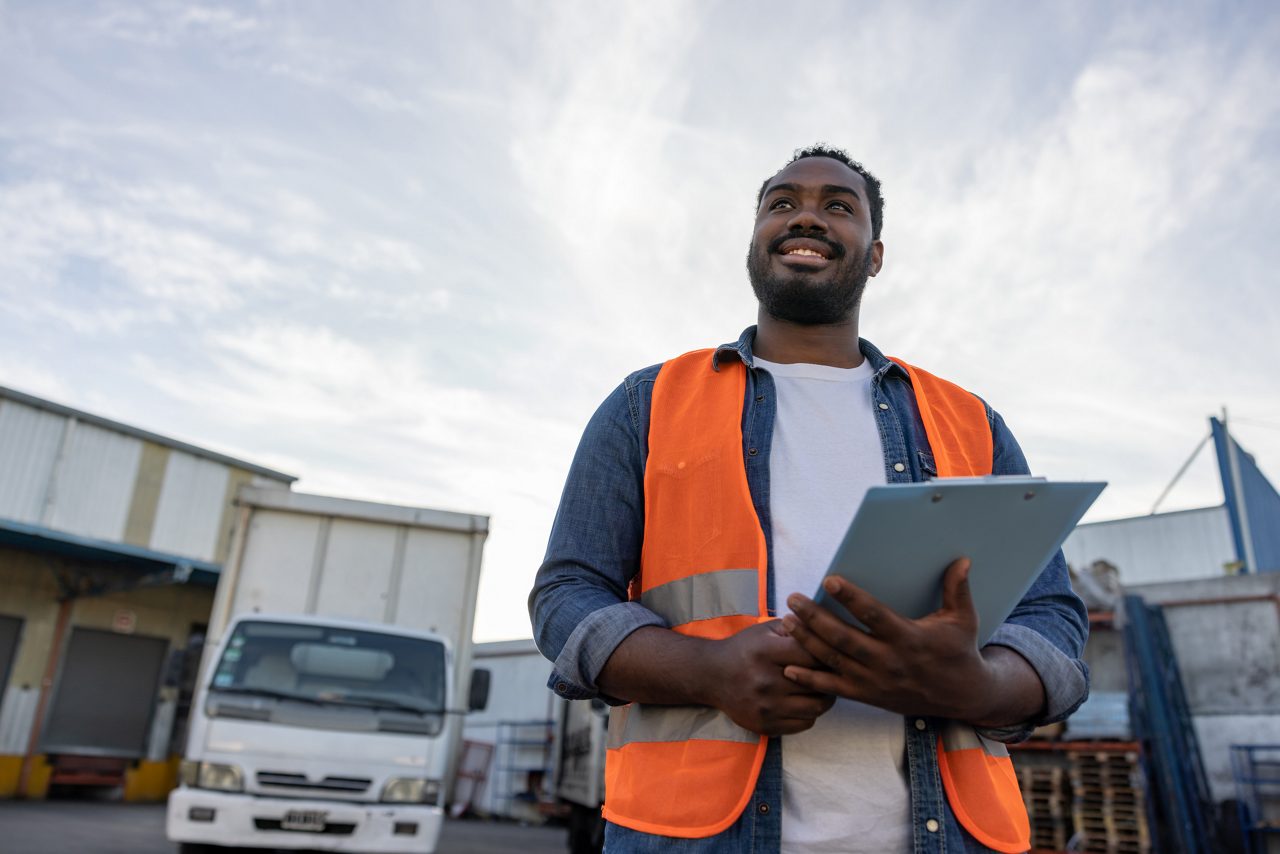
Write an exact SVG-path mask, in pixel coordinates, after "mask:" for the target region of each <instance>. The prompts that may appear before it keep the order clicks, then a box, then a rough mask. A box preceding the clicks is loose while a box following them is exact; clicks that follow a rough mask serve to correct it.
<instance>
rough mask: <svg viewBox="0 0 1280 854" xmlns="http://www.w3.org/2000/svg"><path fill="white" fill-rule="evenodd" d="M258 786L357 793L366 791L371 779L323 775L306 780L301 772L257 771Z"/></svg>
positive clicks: (371, 783) (371, 782)
mask: <svg viewBox="0 0 1280 854" xmlns="http://www.w3.org/2000/svg"><path fill="white" fill-rule="evenodd" d="M258 785H259V786H272V787H276V788H282V789H295V790H299V791H301V790H310V791H313V792H314V791H320V792H343V793H345V794H350V795H358V794H360V793H362V792H365V791H368V789H369V787H370V786H371V785H373V781H372V780H370V779H369V778H368V777H325V778H324V779H323V780H315V781H312V780H308V779H307V778H306V776H305V775H303V774H283V773H278V772H275V771H259V772H258Z"/></svg>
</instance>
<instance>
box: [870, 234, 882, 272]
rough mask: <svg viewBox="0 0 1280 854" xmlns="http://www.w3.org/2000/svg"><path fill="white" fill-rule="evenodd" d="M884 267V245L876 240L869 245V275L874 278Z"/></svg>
mask: <svg viewBox="0 0 1280 854" xmlns="http://www.w3.org/2000/svg"><path fill="white" fill-rule="evenodd" d="M883 266H884V243H883V242H882V241H879V240H876V241H873V242H872V243H871V273H870V275H872V276H874V275H875V274H876V273H879V272H880V268H881V267H883Z"/></svg>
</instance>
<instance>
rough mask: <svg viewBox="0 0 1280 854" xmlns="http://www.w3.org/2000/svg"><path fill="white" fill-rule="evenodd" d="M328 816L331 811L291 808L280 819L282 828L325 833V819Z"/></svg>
mask: <svg viewBox="0 0 1280 854" xmlns="http://www.w3.org/2000/svg"><path fill="white" fill-rule="evenodd" d="M328 817H329V813H327V812H325V811H324V810H289V811H288V812H286V813H285V814H284V818H283V819H282V820H281V821H280V829H281V830H301V831H305V832H307V833H323V832H324V823H325V819H327V818H328Z"/></svg>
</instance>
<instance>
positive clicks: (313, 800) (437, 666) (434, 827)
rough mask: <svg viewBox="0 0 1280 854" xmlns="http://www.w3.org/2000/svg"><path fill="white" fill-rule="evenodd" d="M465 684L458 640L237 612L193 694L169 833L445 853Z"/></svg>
mask: <svg viewBox="0 0 1280 854" xmlns="http://www.w3.org/2000/svg"><path fill="white" fill-rule="evenodd" d="M454 684H455V681H454V678H453V662H452V655H451V650H450V645H449V642H448V641H447V640H446V639H444V638H442V637H439V636H437V635H435V634H432V633H429V632H420V631H411V630H407V629H403V628H398V627H395V626H390V625H385V624H376V623H361V622H354V621H344V620H336V619H330V618H321V617H306V616H299V615H275V616H269V615H262V614H244V615H241V616H239V617H237V618H235V619H234V620H233V621H232V622H231V623H230V625H229V626H228V630H227V631H226V633H225V635H224V637H223V640H222V641H221V642H220V643H219V644H218V646H217V648H216V649H215V650H214V651H213V653H212V655H211V656H210V658H209V659H208V666H207V667H206V668H205V672H204V674H203V676H202V681H201V684H200V686H199V690H198V693H197V695H196V698H195V702H194V703H193V707H192V712H191V715H192V716H191V727H190V732H189V736H188V746H187V752H186V756H185V759H184V761H183V763H182V766H181V772H180V786H179V788H178V789H176V790H175V791H174V792H173V793H172V794H171V795H170V798H169V807H168V814H167V833H168V836H169V838H170V839H171V840H173V841H175V842H178V843H179V848H180V850H181V851H183V852H194V851H200V850H202V849H203V848H204V847H205V846H206V845H208V844H216V845H219V846H229V847H237V846H245V847H268V848H306V849H313V850H314V849H322V850H332V851H352V852H357V851H368V852H388V854H389V852H400V851H404V852H409V851H415V852H422V851H432V850H434V849H435V845H436V840H437V838H438V836H439V832H440V827H441V824H442V822H443V818H444V812H443V804H444V798H445V795H446V792H445V786H446V779H447V774H448V772H449V770H450V769H449V768H448V763H449V759H450V756H449V745H450V744H451V743H452V742H453V741H455V740H456V739H455V738H453V733H454V730H457V729H458V728H459V727H460V725H461V722H460V721H459V720H458V717H459V714H460V713H461V712H464V711H465V709H457V708H451V707H450V705H451V702H454V701H455V700H456V698H452V697H450V696H449V687H450V686H452V685H454ZM479 703H480V705H483V701H482V700H479ZM455 705H456V703H455Z"/></svg>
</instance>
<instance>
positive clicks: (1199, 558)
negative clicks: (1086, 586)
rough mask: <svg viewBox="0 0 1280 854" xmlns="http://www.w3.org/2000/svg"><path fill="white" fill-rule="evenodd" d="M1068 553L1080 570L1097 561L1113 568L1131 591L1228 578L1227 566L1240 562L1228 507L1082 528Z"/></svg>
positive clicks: (1071, 540)
mask: <svg viewBox="0 0 1280 854" xmlns="http://www.w3.org/2000/svg"><path fill="white" fill-rule="evenodd" d="M1062 552H1063V554H1064V555H1065V556H1066V558H1067V563H1069V564H1071V566H1072V567H1075V568H1076V569H1083V568H1084V567H1087V566H1089V565H1090V564H1092V563H1093V562H1094V561H1095V560H1105V561H1107V562H1108V563H1111V564H1113V565H1114V566H1115V567H1116V568H1117V569H1119V570H1120V581H1121V582H1122V583H1123V584H1124V585H1125V586H1126V587H1127V586H1130V585H1133V584H1152V583H1156V582H1160V581H1185V580H1191V579H1200V578H1218V577H1221V576H1222V575H1224V574H1225V570H1224V569H1223V567H1224V565H1225V564H1229V563H1231V562H1232V561H1234V560H1235V546H1234V545H1233V543H1232V540H1231V525H1230V523H1229V522H1228V520H1227V509H1226V507H1224V506H1218V507H1203V508H1199V509H1196V510H1180V511H1176V512H1172V513H1156V514H1154V515H1150V516H1136V517H1134V518H1131V519H1113V520H1111V521H1107V522H1092V523H1090V524H1087V525H1080V526H1078V527H1077V528H1076V529H1075V530H1074V531H1072V532H1071V536H1069V537H1067V541H1066V542H1065V543H1063V544H1062Z"/></svg>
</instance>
